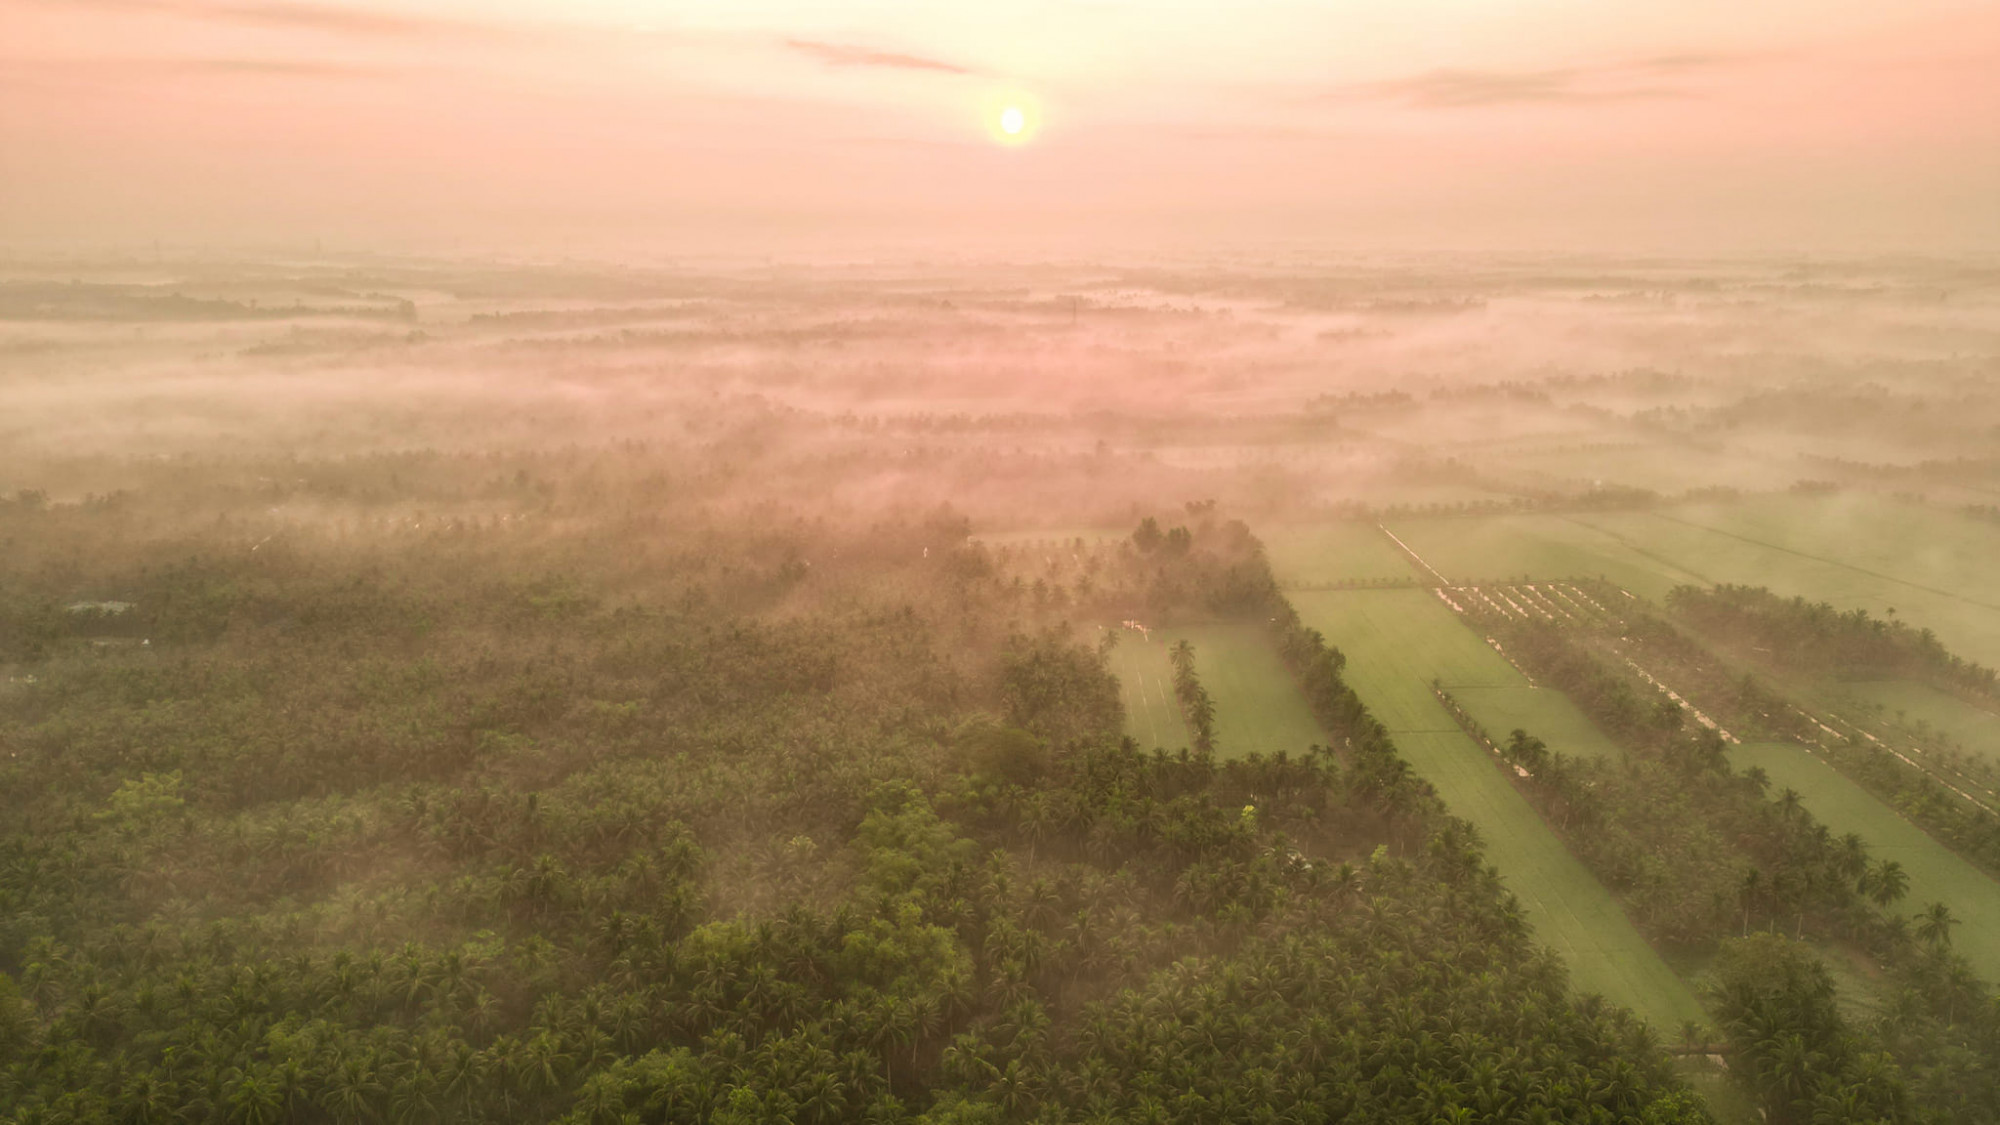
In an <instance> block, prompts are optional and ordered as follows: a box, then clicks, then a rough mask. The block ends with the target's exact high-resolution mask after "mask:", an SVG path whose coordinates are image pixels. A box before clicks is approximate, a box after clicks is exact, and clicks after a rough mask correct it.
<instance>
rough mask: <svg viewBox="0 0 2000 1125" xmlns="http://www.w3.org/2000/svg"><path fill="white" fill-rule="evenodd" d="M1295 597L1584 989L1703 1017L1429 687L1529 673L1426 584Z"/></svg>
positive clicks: (1674, 1016)
mask: <svg viewBox="0 0 2000 1125" xmlns="http://www.w3.org/2000/svg"><path fill="white" fill-rule="evenodd" d="M1294 597H1295V600H1296V601H1297V604H1298V606H1299V610H1300V612H1301V613H1302V614H1303V615H1304V616H1305V619H1306V620H1308V621H1310V622H1311V623H1312V625H1313V626H1314V627H1315V628H1318V629H1322V630H1324V631H1325V632H1326V634H1327V635H1328V636H1330V637H1332V638H1333V639H1334V640H1335V641H1336V642H1337V643H1338V644H1339V646H1340V648H1341V650H1342V651H1344V652H1346V653H1348V654H1350V655H1351V657H1352V659H1353V662H1354V666H1353V668H1352V669H1351V670H1350V671H1349V672H1348V677H1349V679H1350V680H1351V682H1352V683H1353V685H1354V689H1355V691H1357V692H1359V693H1360V696H1359V699H1362V700H1366V702H1367V705H1368V707H1369V709H1370V710H1371V711H1372V712H1373V713H1374V714H1375V715H1378V716H1380V717H1381V721H1382V722H1383V723H1384V724H1385V725H1386V726H1387V728H1388V730H1389V731H1390V732H1391V733H1392V734H1393V736H1394V738H1395V741H1396V744H1397V745H1398V747H1399V748H1400V749H1401V751H1402V754H1403V756H1404V757H1405V758H1406V760H1407V761H1408V762H1409V763H1410V765H1411V766H1412V767H1414V770H1415V772H1416V774H1417V775H1418V776H1420V777H1421V778H1423V779H1424V781H1425V783H1426V784H1427V785H1430V786H1435V787H1436V791H1437V792H1438V793H1439V794H1440V795H1441V796H1442V797H1443V800H1444V804H1445V806H1446V807H1447V808H1449V809H1450V810H1451V811H1452V813H1453V814H1454V815H1457V816H1461V817H1464V818H1466V819H1467V820H1469V821H1471V822H1472V823H1473V824H1474V825H1475V826H1476V827H1477V829H1478V830H1479V833H1480V835H1481V837H1482V838H1483V839H1484V840H1485V841H1486V845H1487V856H1488V858H1489V859H1491V860H1492V862H1493V863H1494V864H1495V865H1496V866H1497V867H1498V868H1499V871H1500V874H1501V877H1502V878H1503V879H1505V880H1506V883H1507V885H1508V887H1509V888H1510V889H1512V890H1513V892H1514V893H1515V894H1516V895H1517V896H1519V897H1520V899H1521V900H1522V905H1523V908H1524V912H1525V913H1526V915H1527V917H1528V918H1529V920H1530V921H1531V923H1532V924H1533V926H1534V930H1535V935H1536V937H1537V939H1538V940H1540V941H1543V942H1546V943H1548V944H1550V945H1552V946H1554V947H1555V948H1557V949H1560V950H1561V951H1562V953H1563V956H1564V958H1565V959H1566V960H1567V961H1568V962H1569V963H1570V965H1571V968H1572V971H1573V972H1574V973H1575V974H1576V979H1577V984H1578V986H1579V987H1580V988H1584V989H1587V990H1590V991H1594V992H1598V993H1601V994H1603V995H1605V996H1607V997H1610V998H1611V999H1613V1000H1614V1001H1615V1002H1617V1003H1620V1004H1624V1005H1627V1006H1629V1007H1631V1008H1632V1009H1633V1010H1635V1011H1638V1012H1641V1013H1643V1014H1644V1015H1645V1016H1646V1017H1647V1018H1648V1019H1649V1020H1651V1021H1652V1022H1653V1024H1654V1026H1655V1027H1657V1028H1661V1029H1673V1028H1677V1027H1679V1026H1680V1024H1681V1023H1682V1022H1684V1021H1688V1020H1700V1019H1701V1018H1702V1011H1701V1006H1700V1003H1699V1001H1698V1000H1697V998H1696V996H1695V993H1694V991H1693V990H1692V989H1690V988H1689V987H1688V986H1687V985H1686V984H1684V983H1683V982H1682V981H1680V980H1679V979H1678V978H1676V976H1675V975H1674V973H1673V971H1672V970H1671V969H1670V968H1669V966H1668V965H1667V963H1666V962H1665V961H1663V960H1662V959H1661V958H1660V955H1659V954H1658V953H1657V952H1655V951H1654V950H1653V949H1652V948H1651V947H1650V946H1648V945H1647V944H1646V941H1645V939H1644V938H1643V937H1642V936H1641V934H1640V933H1639V931H1638V930H1637V929H1635V928H1634V926H1633V924H1632V922H1631V921H1629V920H1628V919H1627V918H1626V916H1625V913H1624V911H1623V910H1621V909H1620V907H1619V904H1618V903H1617V902H1616V901H1615V900H1614V899H1613V898H1612V896H1611V895H1610V894H1609V893H1608V892H1607V891H1606V890H1605V888H1604V887H1603V886H1602V885H1601V884H1600V883H1599V882H1598V880H1597V879H1595V878H1594V877H1592V875H1591V872H1590V870H1589V869H1588V868H1587V867H1585V866H1584V865H1583V864H1581V863H1579V862H1578V861H1577V859H1576V858H1575V857H1574V856H1572V855H1571V854H1570V852H1569V851H1568V850H1567V849H1566V848H1565V847H1564V845H1563V841H1562V839H1561V838H1560V837H1558V836H1557V835H1556V834H1555V833H1554V832H1553V831H1552V830H1551V827H1550V826H1549V825H1547V824H1545V823H1544V822H1543V820H1542V818H1541V816H1539V815H1538V814H1537V812H1536V810H1535V808H1534V807H1533V805H1531V804H1530V803H1529V801H1528V800H1527V799H1525V798H1524V797H1523V795H1522V794H1521V793H1520V792H1519V791H1518V790H1517V789H1516V788H1515V786H1514V785H1513V784H1512V783H1510V781H1509V780H1508V777H1507V776H1506V774H1505V773H1503V772H1502V771H1503V769H1504V768H1505V767H1503V766H1501V765H1499V764H1498V763H1496V762H1495V761H1494V759H1493V756H1492V755H1491V754H1490V753H1488V752H1487V751H1486V750H1485V749H1483V748H1481V747H1480V746H1479V745H1478V744H1476V743H1475V742H1474V741H1473V739H1471V738H1469V737H1467V735H1466V734H1465V733H1463V732H1461V731H1460V730H1459V729H1457V726H1456V724H1455V723H1454V722H1453V719H1452V716H1451V714H1450V712H1449V711H1448V710H1447V709H1446V707H1445V706H1444V704H1443V703H1442V702H1441V701H1440V700H1439V698H1438V696H1437V694H1436V693H1435V691H1434V690H1433V687H1432V685H1433V683H1435V682H1436V681H1437V680H1439V679H1442V680H1443V681H1444V682H1446V683H1447V684H1451V685H1453V690H1454V691H1456V690H1458V687H1457V685H1461V684H1471V685H1475V686H1478V687H1482V688H1490V689H1493V690H1495V691H1519V692H1526V691H1529V690H1530V689H1529V688H1528V687H1527V686H1526V681H1525V679H1524V678H1523V677H1522V675H1521V673H1520V672H1518V671H1516V670H1515V669H1514V668H1513V667H1511V666H1509V665H1508V663H1507V662H1506V661H1505V660H1504V659H1502V658H1501V656H1500V655H1499V654H1498V653H1496V652H1494V651H1493V649H1492V648H1490V647H1489V646H1487V645H1486V644H1485V643H1484V642H1482V641H1481V640H1480V639H1479V637H1478V636H1476V635H1475V634H1473V633H1472V632H1470V631H1468V630H1467V629H1466V628H1465V627H1464V625H1463V624H1462V623H1461V622H1460V621H1459V620H1457V619H1456V618H1455V617H1454V616H1453V614H1452V612H1451V611H1450V610H1449V609H1447V608H1446V607H1445V605H1444V603H1443V602H1441V601H1439V600H1438V599H1437V598H1436V597H1435V596H1433V595H1432V594H1431V593H1430V591H1428V590H1354V591H1330V592H1324V593H1302V594H1298V595H1295V596H1294Z"/></svg>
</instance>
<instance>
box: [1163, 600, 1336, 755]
mask: <svg viewBox="0 0 2000 1125" xmlns="http://www.w3.org/2000/svg"><path fill="white" fill-rule="evenodd" d="M1182 639H1185V640H1186V641H1188V642H1189V643H1190V644H1192V645H1194V670H1195V674H1196V675H1198V676H1200V677H1201V682H1202V686H1204V687H1206V688H1207V689H1208V694H1209V697H1210V698H1211V699H1213V700H1214V701H1215V752H1216V755H1217V756H1218V757H1223V758H1241V757H1246V756H1248V755H1250V754H1263V755H1265V756H1266V757H1268V756H1270V755H1272V754H1276V753H1279V752H1280V751H1282V752H1284V753H1287V754H1290V755H1292V756H1294V757H1296V756H1298V755H1300V754H1303V753H1305V751H1306V748H1307V747H1309V746H1315V745H1318V746H1324V745H1326V743H1327V737H1326V732H1325V731H1323V730H1321V729H1320V725H1319V721H1318V720H1317V719H1314V718H1313V714H1312V709H1311V708H1310V707H1308V706H1307V705H1306V699H1305V696H1303V695H1301V694H1299V688H1298V685H1297V684H1296V683H1294V682H1293V680H1292V674H1291V672H1290V671H1288V670H1287V669H1286V668H1285V664H1284V662H1283V661H1282V660H1280V659H1278V653H1277V650H1276V649H1274V648H1272V647H1271V642H1270V639H1269V637H1268V636H1267V635H1266V634H1265V632H1264V630H1263V629H1261V628H1259V627H1257V626H1255V625H1204V626H1194V627H1190V628H1186V629H1177V630H1174V631H1173V636H1172V638H1171V639H1170V640H1169V642H1168V643H1172V642H1173V641H1178V640H1182Z"/></svg>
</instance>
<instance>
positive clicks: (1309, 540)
mask: <svg viewBox="0 0 2000 1125" xmlns="http://www.w3.org/2000/svg"><path fill="white" fill-rule="evenodd" d="M1259 534H1260V537H1261V538H1262V539H1263V541H1264V550H1265V553H1266V554H1267V556H1268V557H1269V558H1270V560H1271V569H1272V570H1273V571H1275V572H1276V573H1277V574H1278V575H1280V576H1281V577H1282V578H1283V580H1284V581H1285V582H1286V583H1287V584H1289V585H1291V586H1295V587H1301V588H1311V587H1315V586H1330V585H1333V584H1334V583H1354V584H1366V583H1370V582H1407V581H1410V580H1411V579H1414V578H1416V577H1417V571H1416V568H1415V567H1413V566H1411V565H1410V561H1409V560H1408V559H1407V558H1404V557H1403V553H1402V552H1401V551H1398V550H1397V549H1396V547H1395V545H1394V544H1392V543H1390V542H1389V537H1388V536H1386V535H1383V534H1382V532H1381V531H1379V530H1377V529H1376V527H1375V525H1374V524H1371V523H1365V522H1362V521H1359V520H1347V521H1341V522H1336V523H1322V524H1310V525H1302V526H1291V527H1278V528H1271V529H1268V530H1262V531H1260V533H1259Z"/></svg>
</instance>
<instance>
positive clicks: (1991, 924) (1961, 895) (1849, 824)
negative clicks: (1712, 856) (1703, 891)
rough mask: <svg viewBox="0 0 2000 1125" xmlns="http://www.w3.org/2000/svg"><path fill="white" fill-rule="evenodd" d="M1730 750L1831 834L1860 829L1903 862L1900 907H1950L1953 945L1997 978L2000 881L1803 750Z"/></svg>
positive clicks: (1763, 746) (1760, 746)
mask: <svg viewBox="0 0 2000 1125" xmlns="http://www.w3.org/2000/svg"><path fill="white" fill-rule="evenodd" d="M1729 753H1730V758H1731V760H1732V761H1733V762H1734V763H1735V765H1736V767H1737V768H1738V769H1745V768H1748V767H1750V766H1762V767H1763V768H1764V772H1766V773H1768V774H1770V775H1771V786H1772V790H1773V792H1776V791H1778V790H1782V789H1787V788H1789V789H1796V790H1798V791H1799V795H1800V796H1801V797H1803V798H1804V804H1805V807H1806V811H1808V812H1810V813H1812V814H1813V816H1814V817H1815V818H1816V819H1818V820H1819V821H1821V822H1822V823H1824V824H1825V825H1826V826H1827V827H1828V828H1829V829H1831V830H1832V831H1833V833H1834V834H1835V835H1842V834H1845V833H1848V832H1858V833H1860V834H1861V838H1862V839H1864V840H1866V841H1868V849H1869V853H1870V854H1871V855H1873V856H1875V857H1876V858H1878V859H1893V860H1897V861H1899V862H1901V863H1902V865H1903V869H1904V870H1905V871H1908V872H1909V874H1910V894H1909V897H1908V898H1907V899H1905V900H1904V901H1903V903H1902V905H1901V907H1900V909H1902V910H1904V911H1906V912H1909V913H1915V912H1916V911H1918V910H1921V909H1922V908H1923V907H1925V906H1927V905H1929V904H1930V903H1933V902H1944V903H1948V904H1950V906H1951V909H1952V913H1954V914H1956V915H1957V916H1958V917H1959V919H1960V920H1961V921H1963V922H1964V925H1962V926H1959V927H1958V929H1957V932H1956V933H1955V934H1954V935H1953V945H1954V947H1955V948H1956V949H1957V950H1958V951H1959V952H1960V953H1963V954H1964V955H1965V957H1966V959H1967V960H1969V961H1971V962H1972V966H1973V968H1974V969H1977V970H1978V971H1979V973H1980V975H1981V976H1983V977H1985V978H1986V979H1987V980H1989V981H2000V883H1996V882H1994V880H1993V879H1991V878H1989V877H1988V876H1987V875H1985V874H1984V873H1983V872H1981V871H1979V869H1977V868H1975V867H1973V866H1972V865H1971V864H1969V863H1967V862H1966V861H1964V860H1963V859H1960V858H1959V857H1958V856H1957V855H1956V854H1955V853H1953V852H1952V851H1951V850H1950V849H1949V848H1946V847H1945V846H1944V845H1943V844H1940V843H1938V842H1937V841H1936V840H1933V839H1931V838H1930V837H1929V836H1927V835H1925V834H1924V833H1923V832H1922V831H1921V830H1919V829H1918V828H1917V827H1916V826H1915V825H1912V824H1911V823H1910V822H1909V821H1907V820H1904V819H1903V818H1902V817H1901V816H1899V815H1897V813H1896V811H1895V810H1894V809H1891V808H1890V807H1889V806H1887V805H1885V804H1883V803H1882V802H1881V801H1880V800H1878V799H1876V797H1875V796H1874V795H1873V794H1871V793H1869V792H1868V791H1867V790H1865V789H1863V788H1861V787H1860V786H1859V785H1856V784H1854V783H1853V782H1852V781H1849V780H1847V778H1846V777H1844V776H1842V775H1841V774H1840V773H1839V772H1838V771H1836V770H1835V769H1834V768H1833V767H1832V766H1829V765H1827V764H1826V763H1825V762H1823V761H1821V760H1819V759H1818V758H1815V757H1813V756H1812V755H1811V754H1809V753H1807V752H1806V751H1805V750H1804V749H1803V748H1802V747H1798V746H1794V745H1790V744H1784V743H1748V744H1745V745H1742V746H1737V747H1733V748H1731V750H1730V752H1729Z"/></svg>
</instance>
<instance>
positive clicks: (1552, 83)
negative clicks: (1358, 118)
mask: <svg viewBox="0 0 2000 1125" xmlns="http://www.w3.org/2000/svg"><path fill="white" fill-rule="evenodd" d="M1732 61H1735V60H1734V59H1733V58H1731V57H1729V56H1724V55H1712V54H1695V53H1690V54H1680V55H1659V56H1655V57H1653V58H1647V59H1637V60H1632V61H1627V62H1620V63H1610V64H1606V65H1601V66H1571V67H1551V68H1547V69H1543V70H1515V71H1504V70H1433V71H1428V72H1426V73H1424V74H1418V75H1414V76H1412V77H1409V78H1397V79H1390V80H1388V81H1385V82H1361V83H1354V84H1351V85H1348V86H1343V87H1341V88H1339V89H1338V90H1336V91H1334V93H1333V95H1332V96H1333V97H1335V98H1340V99H1346V100H1374V101H1392V102H1400V103H1402V104H1404V105H1407V106H1411V107H1414V108H1417V109H1473V108H1479V107H1483V106H1497V105H1591V104H1597V103H1604V102H1619V101H1633V100H1640V99H1650V98H1680V97H1690V96H1693V94H1694V91H1693V90H1692V89H1690V88H1689V87H1688V86H1687V85H1686V84H1685V83H1684V82H1682V81H1680V80H1681V79H1683V78H1685V77H1687V76H1689V75H1692V74H1695V73H1698V72H1704V71H1711V70H1714V69H1717V68H1719V67H1722V66H1724V65H1726V64H1728V63H1730V62H1732Z"/></svg>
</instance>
